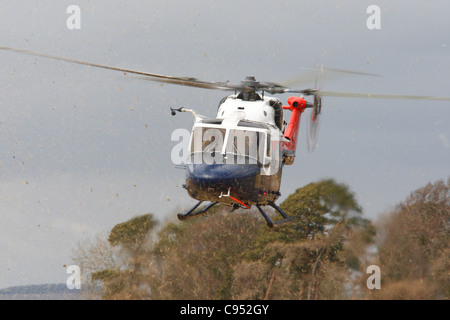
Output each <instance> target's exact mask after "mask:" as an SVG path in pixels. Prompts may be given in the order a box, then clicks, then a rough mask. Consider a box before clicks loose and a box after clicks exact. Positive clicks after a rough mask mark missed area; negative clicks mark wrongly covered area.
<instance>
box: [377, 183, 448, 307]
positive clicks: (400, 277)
mask: <svg viewBox="0 0 450 320" xmlns="http://www.w3.org/2000/svg"><path fill="white" fill-rule="evenodd" d="M380 224H381V227H380V228H381V229H382V234H383V239H382V243H381V245H380V246H379V260H380V264H381V265H380V267H381V270H382V272H383V277H382V287H383V288H384V289H383V290H380V292H372V293H371V297H372V298H383V299H385V298H387V299H390V298H393V299H410V298H412V299H440V298H445V299H449V298H450V274H449V272H448V270H450V248H449V243H450V179H448V180H447V182H444V181H443V180H440V181H437V182H435V183H429V184H427V185H426V186H425V187H423V188H420V189H418V190H416V191H414V192H412V193H411V195H410V196H409V197H408V198H407V199H406V200H405V201H404V202H402V203H400V204H399V205H398V206H397V208H396V209H395V210H394V211H393V212H391V213H390V214H389V215H388V216H387V217H385V218H384V220H383V221H381V223H380Z"/></svg>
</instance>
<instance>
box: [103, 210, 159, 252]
mask: <svg viewBox="0 0 450 320" xmlns="http://www.w3.org/2000/svg"><path fill="white" fill-rule="evenodd" d="M156 224H157V222H156V220H155V219H154V218H153V215H152V214H150V213H149V214H145V215H142V216H139V217H135V218H133V219H131V220H129V221H126V222H123V223H120V224H118V225H116V226H115V227H114V228H113V229H112V230H111V233H110V234H109V238H108V241H109V243H110V244H111V245H112V246H117V245H121V246H122V247H124V248H128V249H132V248H138V247H140V246H141V245H142V244H143V242H144V241H145V239H146V237H147V236H148V233H149V232H150V230H152V229H153V228H154V226H155V225H156Z"/></svg>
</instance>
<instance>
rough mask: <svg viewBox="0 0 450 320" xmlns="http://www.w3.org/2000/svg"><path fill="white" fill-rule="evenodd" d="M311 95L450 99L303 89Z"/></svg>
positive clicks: (444, 99) (447, 99) (430, 97)
mask: <svg viewBox="0 0 450 320" xmlns="http://www.w3.org/2000/svg"><path fill="white" fill-rule="evenodd" d="M302 91H303V92H308V93H309V94H310V95H318V96H321V97H344V98H367V99H399V100H438V101H450V97H435V96H415V95H397V94H376V93H356V92H337V91H322V90H317V91H314V90H302Z"/></svg>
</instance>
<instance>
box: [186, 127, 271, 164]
mask: <svg viewBox="0 0 450 320" xmlns="http://www.w3.org/2000/svg"><path fill="white" fill-rule="evenodd" d="M266 137H269V135H266V133H265V132H263V131H258V130H245V129H240V128H239V129H228V130H226V129H224V128H217V127H196V128H194V131H193V135H192V139H191V155H192V157H193V159H192V160H194V161H195V163H209V162H213V163H226V164H228V163H230V164H233V163H235V164H257V163H260V162H262V161H263V157H264V155H265V154H268V152H267V150H266V148H267V147H268V146H269V145H270V143H266Z"/></svg>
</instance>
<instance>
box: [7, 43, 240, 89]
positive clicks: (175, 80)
mask: <svg viewBox="0 0 450 320" xmlns="http://www.w3.org/2000/svg"><path fill="white" fill-rule="evenodd" d="M0 50H6V51H13V52H17V53H23V54H28V55H31V56H36V57H43V58H48V59H53V60H59V61H65V62H68V63H75V64H80V65H85V66H89V67H95V68H102V69H108V70H114V71H120V72H123V73H125V74H126V73H131V74H136V75H140V76H145V77H148V79H149V80H153V81H157V82H164V83H171V84H177V85H183V86H191V87H197V88H204V89H216V90H217V89H218V90H235V88H234V87H233V86H231V85H230V84H229V83H227V82H207V81H200V80H197V79H195V78H189V77H174V76H167V75H162V74H157V73H150V72H143V71H138V70H131V69H125V68H119V67H113V66H108V65H103V64H98V63H92V62H86V61H80V60H76V59H70V58H64V57H59V56H54V55H50V54H45V53H40V52H34V51H29V50H22V49H16V48H9V47H0Z"/></svg>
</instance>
